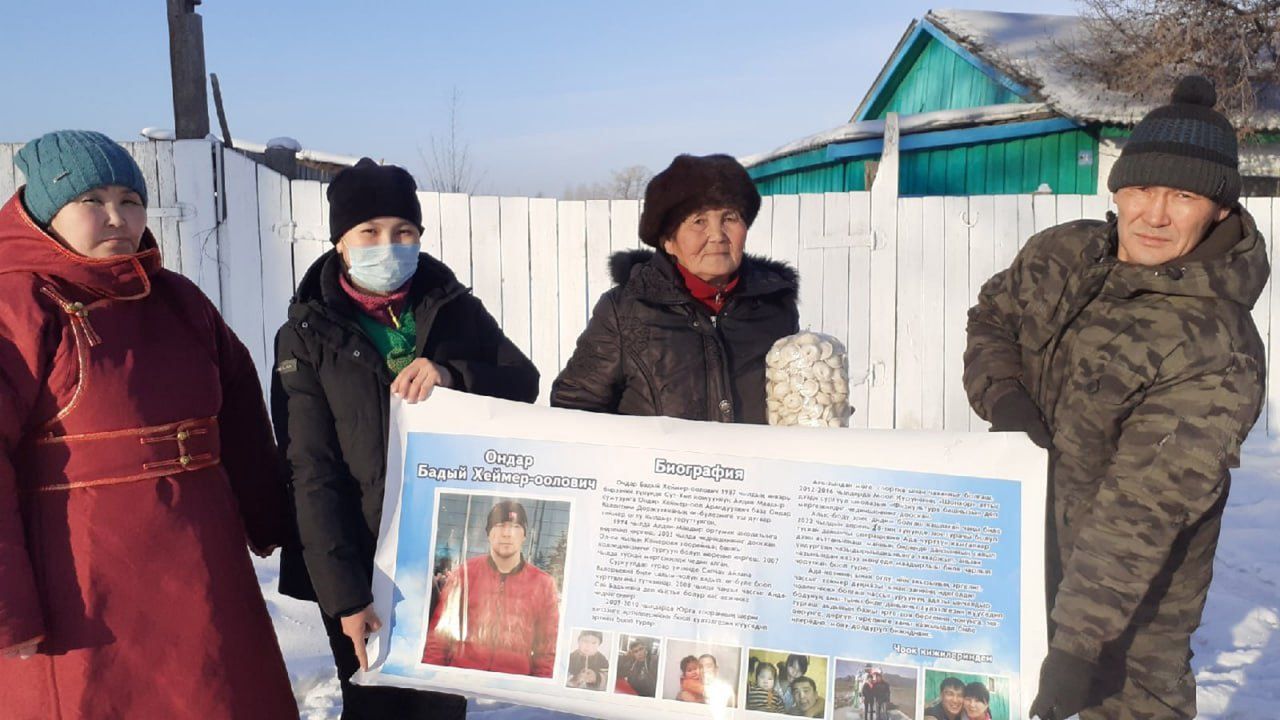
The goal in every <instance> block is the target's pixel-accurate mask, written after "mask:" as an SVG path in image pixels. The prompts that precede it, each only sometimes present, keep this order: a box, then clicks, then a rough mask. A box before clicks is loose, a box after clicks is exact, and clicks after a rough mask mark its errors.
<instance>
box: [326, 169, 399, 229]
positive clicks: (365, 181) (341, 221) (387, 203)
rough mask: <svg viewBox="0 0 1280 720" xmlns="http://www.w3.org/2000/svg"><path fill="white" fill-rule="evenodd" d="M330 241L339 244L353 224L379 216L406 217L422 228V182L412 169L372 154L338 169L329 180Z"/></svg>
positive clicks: (327, 194)
mask: <svg viewBox="0 0 1280 720" xmlns="http://www.w3.org/2000/svg"><path fill="white" fill-rule="evenodd" d="M326 196H327V197H328V198H329V241H330V242H332V243H334V244H337V242H338V241H339V240H341V239H342V236H343V235H345V234H346V233H347V231H348V230H350V229H351V228H353V227H355V226H357V225H359V224H360V223H362V222H366V221H368V220H372V219H373V218H377V217H397V218H404V219H405V220H408V221H410V222H412V223H413V224H414V225H417V226H418V232H422V205H421V203H419V202H418V183H417V182H416V181H415V180H414V179H413V176H412V175H410V174H409V171H408V170H405V169H404V168H402V167H398V166H396V165H379V164H378V163H376V162H374V161H373V160H372V159H370V158H360V162H358V163H356V164H355V165H353V166H351V167H349V168H346V169H345V170H343V171H342V172H340V173H338V175H337V177H335V178H334V179H333V181H332V182H330V183H329V190H328V192H327V193H326Z"/></svg>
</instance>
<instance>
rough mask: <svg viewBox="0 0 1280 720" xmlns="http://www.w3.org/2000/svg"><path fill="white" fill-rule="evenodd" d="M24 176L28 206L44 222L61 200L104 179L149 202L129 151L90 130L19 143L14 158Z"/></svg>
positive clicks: (62, 203)
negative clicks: (19, 148) (18, 148)
mask: <svg viewBox="0 0 1280 720" xmlns="http://www.w3.org/2000/svg"><path fill="white" fill-rule="evenodd" d="M14 159H15V160H16V161H17V163H18V167H19V168H20V169H21V170H22V172H23V174H24V175H26V176H27V189H26V190H25V191H24V192H23V196H22V200H23V202H24V203H25V205H26V207H27V212H29V213H31V217H32V218H33V219H35V221H36V222H38V223H40V224H41V225H48V224H49V221H51V220H53V216H54V215H57V214H58V211H59V210H61V209H62V206H63V205H66V204H67V203H69V202H71V201H72V200H74V199H75V198H76V196H78V195H80V194H81V193H86V192H88V191H90V190H93V189H94V188H100V187H102V186H104V185H123V186H124V187H127V188H129V189H130V190H132V191H134V192H136V193H138V195H140V196H141V197H142V204H143V205H146V204H147V183H146V181H145V180H143V178H142V170H141V169H140V168H139V167H138V163H136V162H134V161H133V158H132V157H131V156H130V155H129V152H128V151H127V150H125V149H124V148H123V147H120V145H119V144H118V143H116V142H115V141H114V140H112V139H111V138H109V137H107V136H106V135H103V134H102V133H99V132H93V131H91V130H58V131H57V132H51V133H47V134H45V135H42V136H40V137H38V138H36V139H35V140H32V141H31V142H29V143H27V144H26V145H23V146H22V149H21V150H19V151H18V154H17V155H16V156H15V158H14Z"/></svg>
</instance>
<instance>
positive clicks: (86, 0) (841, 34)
mask: <svg viewBox="0 0 1280 720" xmlns="http://www.w3.org/2000/svg"><path fill="white" fill-rule="evenodd" d="M0 6H2V7H3V11H4V13H3V16H4V18H5V20H4V23H3V27H0V81H2V82H3V86H4V87H5V88H6V92H5V97H6V99H5V102H4V110H3V111H2V112H0V142H22V141H26V140H29V139H31V138H32V137H35V136H38V135H40V134H41V133H44V132H46V131H49V130H54V129H61V128H85V129H95V130H101V131H103V132H105V133H107V134H108V135H111V136H112V137H114V138H116V139H117V140H136V139H139V135H138V132H139V131H140V130H141V129H142V128H143V127H148V126H153V127H164V128H171V127H173V110H172V105H171V102H172V101H171V86H170V79H169V66H168V64H169V56H168V30H167V24H166V16H165V4H164V3H163V2H161V0H147V1H145V2H144V1H143V0H119V1H118V2H102V0H64V1H63V2H59V3H56V4H50V3H44V2H30V1H29V0H0ZM122 7H128V8H129V9H128V10H123V9H121V8H122ZM943 7H948V8H950V7H956V8H966V9H986V10H1004V11H1021V12H1027V11H1034V12H1042V13H1062V14H1068V13H1073V12H1076V11H1077V10H1078V6H1077V5H1076V4H1075V3H1073V2H1067V1H1052V2H1041V3H1036V4H1035V5H1034V6H1030V4H1028V3H1025V2H1008V1H999V0H976V1H973V2H957V3H955V4H953V5H948V6H943ZM929 8H930V5H928V4H925V3H920V2H914V1H912V0H906V1H903V2H893V3H886V2H830V1H822V2H808V1H806V0H798V1H797V2H786V3H780V2H776V1H774V2H764V1H763V0H739V1H737V2H697V1H693V0H686V1H685V2H666V1H665V0H660V1H656V2H647V3H635V2H633V3H608V2H587V1H578V0H574V1H556V0H552V1H551V2H544V3H527V2H525V3H517V2H469V3H442V2H424V1H422V0H417V1H414V0H380V1H378V2H367V3H355V2H349V1H347V2H342V1H339V0H305V1H304V0H205V1H204V3H203V4H202V5H200V6H199V8H198V12H199V13H200V15H201V16H202V17H203V18H204V41H205V55H206V64H207V69H208V71H209V72H214V73H217V74H218V78H219V80H220V82H221V85H222V91H223V95H224V100H225V103H226V108H227V115H228V121H229V125H230V127H231V132H232V135H233V136H234V137H240V138H243V139H246V140H251V141H255V142H265V141H266V140H267V139H268V138H271V137H275V136H280V135H287V136H291V137H294V138H297V139H298V140H299V141H300V142H301V143H302V145H303V147H306V148H309V149H315V150H322V151H326V152H332V153H339V154H343V155H371V156H373V157H375V158H378V159H383V160H386V161H388V162H395V163H397V164H401V165H404V166H405V167H407V168H409V170H410V171H412V172H413V173H414V174H415V175H416V176H418V177H419V179H420V180H425V178H426V173H425V167H424V165H423V163H422V161H421V159H420V157H419V148H421V149H422V150H424V151H429V147H430V143H431V138H432V137H433V136H435V137H436V138H438V139H439V138H443V137H444V136H445V134H446V133H447V125H448V115H449V100H450V96H451V94H452V90H453V88H454V87H457V89H458V91H459V93H460V94H461V97H462V100H461V105H460V109H459V125H460V129H461V135H462V137H463V139H464V141H465V142H466V143H467V144H468V145H469V147H470V151H471V156H472V158H473V162H474V167H475V169H476V170H477V172H478V173H480V174H482V179H481V181H480V186H479V191H480V192H481V193H485V194H500V195H537V194H539V193H541V194H543V195H545V196H551V197H555V196H560V195H563V194H564V192H565V190H566V188H569V187H572V186H577V185H579V184H583V183H593V182H597V181H603V180H606V179H607V178H608V177H609V175H610V172H611V171H613V170H616V169H620V168H623V167H627V166H630V165H637V164H638V165H645V166H647V167H649V168H651V169H653V170H659V169H661V168H663V167H665V166H666V165H667V163H669V162H670V161H671V158H672V157H673V156H675V155H676V154H678V153H681V152H693V153H699V154H701V153H710V152H727V153H730V154H733V155H739V156H741V155H747V154H752V153H757V152H762V151H766V150H771V149H773V148H775V147H777V146H779V145H783V144H785V143H787V142H790V141H792V140H795V139H798V138H800V137H803V136H805V135H809V134H812V133H814V132H817V131H820V130H825V129H827V128H830V127H834V126H836V125H839V124H840V123H843V122H846V121H847V120H848V119H849V116H850V115H851V114H852V112H853V110H854V108H855V107H856V106H857V104H858V101H859V100H860V99H861V98H862V96H863V95H864V94H865V93H866V91H867V89H868V88H869V86H870V85H871V83H872V82H873V80H874V79H875V76H876V74H877V73H878V72H879V71H880V68H881V67H882V65H883V64H884V63H885V61H886V60H887V59H888V57H889V55H890V53H891V52H892V51H893V48H894V46H895V45H896V44H897V42H898V40H899V38H900V37H901V35H902V33H903V32H904V31H905V30H906V29H907V27H908V25H909V24H910V22H911V21H912V19H914V18H919V17H921V16H923V15H924V14H925V13H926V12H927V11H928V10H929ZM211 102H212V100H211ZM211 117H212V113H211ZM211 127H212V128H213V131H214V133H215V134H219V135H220V131H219V130H218V129H217V121H216V118H215V119H213V120H212V121H211Z"/></svg>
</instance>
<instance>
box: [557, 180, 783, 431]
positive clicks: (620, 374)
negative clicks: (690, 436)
mask: <svg viewBox="0 0 1280 720" xmlns="http://www.w3.org/2000/svg"><path fill="white" fill-rule="evenodd" d="M759 210H760V193H759V192H757V191H756V188H755V185H754V184H753V183H752V182H751V177H750V176H749V175H747V171H746V170H745V169H743V167H742V166H741V165H740V164H738V161H737V160H734V159H733V158H731V157H729V156H727V155H708V156H706V157H695V156H692V155H680V156H678V157H676V159H675V160H673V161H672V163H671V166H670V167H668V168H667V169H666V170H663V171H662V172H660V173H658V174H657V175H656V176H654V178H653V180H652V181H650V182H649V186H648V187H647V188H646V189H645V203H644V213H643V214H642V215H641V217H640V239H641V240H643V241H644V242H645V243H646V244H648V245H651V246H653V248H654V250H653V251H650V250H636V251H630V252H622V253H617V254H615V255H614V256H613V257H612V258H610V271H611V273H612V275H613V281H614V282H615V283H616V284H617V286H616V287H614V288H613V289H611V290H609V291H607V292H606V293H605V294H604V295H602V296H601V298H600V301H599V302H598V303H596V307H595V310H594V311H592V315H591V322H590V323H589V324H588V325H587V329H586V330H585V331H583V333H582V335H581V336H580V337H579V338H578V346H577V348H576V349H575V350H574V353H573V357H571V358H570V359H569V362H568V364H566V365H565V368H564V370H563V371H562V372H561V373H560V376H559V377H557V378H556V380H555V383H554V384H553V385H552V389H551V404H552V405H553V406H555V407H563V408H576V409H581V410H592V411H596V412H607V413H617V414H621V415H667V416H671V417H678V418H685V419H689V420H715V421H718V422H744V423H761V424H762V423H764V422H765V420H766V418H767V413H766V405H765V377H764V370H765V363H764V356H765V353H766V352H768V351H769V348H770V347H772V345H773V343H774V342H775V341H776V340H778V338H781V337H784V336H786V335H790V334H792V333H795V332H797V331H798V330H799V311H798V310H797V309H796V292H797V282H798V281H797V278H796V273H795V271H794V270H792V269H791V268H790V267H789V266H787V265H785V264H783V263H779V262H774V261H770V260H765V259H762V258H758V257H753V256H750V255H746V254H744V252H743V248H744V245H745V244H746V238H747V228H748V227H750V225H751V223H752V221H754V220H755V217H756V213H757V212H759Z"/></svg>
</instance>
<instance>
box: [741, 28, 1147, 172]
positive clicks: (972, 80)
mask: <svg viewBox="0 0 1280 720" xmlns="http://www.w3.org/2000/svg"><path fill="white" fill-rule="evenodd" d="M921 30H927V31H926V32H921ZM936 33H937V31H936V29H931V28H920V27H917V31H916V32H915V33H914V34H913V36H912V38H913V39H910V40H909V41H908V42H909V43H910V44H909V45H908V46H907V47H906V49H905V50H904V51H902V52H901V53H899V54H898V55H896V56H895V60H894V63H895V64H894V67H893V68H892V69H891V70H890V71H889V74H888V75H887V77H885V79H884V83H883V85H882V86H879V87H880V89H878V90H876V91H875V92H877V93H878V95H877V96H876V97H875V98H874V99H873V100H872V101H871V104H870V105H869V106H868V107H867V108H866V111H865V112H864V113H862V114H861V115H860V117H862V118H865V119H882V118H884V117H885V115H886V114H887V113H889V112H896V113H898V114H900V115H914V114H917V113H922V112H932V111H937V110H956V109H962V108H971V107H982V106H987V105H1004V104H1009V103H1020V102H1025V100H1023V99H1022V98H1021V97H1020V96H1019V95H1018V94H1017V93H1016V92H1014V90H1012V89H1010V87H1008V86H1007V85H1008V84H1009V83H1007V82H1006V80H1007V78H1003V77H1002V76H998V75H997V76H996V77H995V78H993V77H992V75H991V73H992V72H993V71H992V70H991V69H990V68H986V70H985V71H984V70H983V69H979V68H978V67H976V66H975V65H974V64H973V62H970V60H969V59H967V58H966V57H965V56H964V55H962V54H961V53H962V52H964V51H962V50H958V49H957V48H955V47H952V46H949V45H948V43H947V42H946V41H944V40H945V38H944V39H941V40H940V39H939V37H935V34H936ZM1014 86H1015V87H1020V86H1017V85H1016V84H1015V85H1014ZM993 127H998V126H984V127H983V128H974V129H973V131H974V132H973V133H972V135H973V137H972V139H971V141H969V140H970V138H968V137H965V136H964V134H965V133H964V131H960V132H961V137H960V138H959V139H956V140H955V141H954V142H953V139H952V138H946V139H945V140H943V139H942V138H941V137H940V136H933V137H936V138H938V142H937V143H936V144H940V145H942V146H941V147H934V148H929V149H919V150H904V151H902V153H901V155H900V157H899V162H900V171H899V188H898V192H899V193H900V194H902V195H999V194H1023V193H1030V192H1034V191H1036V190H1037V189H1038V188H1039V187H1040V186H1041V185H1043V184H1047V185H1048V186H1049V187H1050V188H1051V189H1052V191H1053V192H1054V193H1064V194H1086V195H1087V194H1093V193H1096V192H1097V187H1098V177H1097V176H1098V173H1097V168H1098V165H1097V163H1098V138H1099V136H1100V134H1103V136H1104V137H1106V136H1109V134H1110V133H1114V132H1115V131H1116V130H1115V129H1113V128H1103V127H1098V126H1090V127H1086V128H1078V129H1075V128H1073V129H1068V130H1061V129H1057V128H1055V129H1054V130H1053V131H1051V132H1046V133H1045V134H1043V135H1030V136H1024V137H995V138H992V134H993V133H992V132H991V129H992V128H993ZM951 132H956V131H951ZM1125 132H1127V131H1125ZM1007 134H1008V135H1013V134H1015V133H1013V132H1010V133H1007ZM915 137H919V138H924V137H927V136H924V135H921V136H915ZM926 144H935V143H932V142H929V143H926ZM829 147H831V146H823V147H818V148H814V149H812V150H808V151H806V152H803V153H798V154H796V155H791V156H788V157H784V158H778V159H775V160H771V161H768V162H765V163H761V164H760V165H757V166H755V167H752V168H748V171H749V172H750V173H751V177H752V178H753V179H755V181H756V185H757V187H759V189H760V192H761V194H764V195H781V194H793V193H818V192H849V191H857V190H866V189H867V185H866V174H867V164H868V163H870V162H876V161H878V160H879V159H880V158H879V155H878V153H877V154H872V155H867V156H856V157H847V158H838V159H833V158H832V157H830V156H829V154H828V152H827V150H828V148H829ZM1081 153H1085V157H1086V158H1087V160H1086V162H1085V163H1084V164H1081V163H1080V158H1081Z"/></svg>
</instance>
